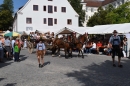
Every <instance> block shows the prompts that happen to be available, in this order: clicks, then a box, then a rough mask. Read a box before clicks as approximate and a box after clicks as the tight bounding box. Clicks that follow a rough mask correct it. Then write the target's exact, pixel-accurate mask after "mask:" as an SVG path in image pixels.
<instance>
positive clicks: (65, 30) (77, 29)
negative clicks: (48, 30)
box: [55, 27, 90, 35]
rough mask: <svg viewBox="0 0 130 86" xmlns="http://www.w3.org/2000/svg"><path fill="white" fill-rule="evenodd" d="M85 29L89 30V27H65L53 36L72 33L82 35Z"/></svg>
mask: <svg viewBox="0 0 130 86" xmlns="http://www.w3.org/2000/svg"><path fill="white" fill-rule="evenodd" d="M87 29H90V27H65V28H63V29H60V30H59V31H57V32H56V33H55V35H58V34H70V33H72V32H74V33H77V34H84V33H85V32H86V30H87Z"/></svg>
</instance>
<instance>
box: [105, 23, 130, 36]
mask: <svg viewBox="0 0 130 86" xmlns="http://www.w3.org/2000/svg"><path fill="white" fill-rule="evenodd" d="M129 28H130V23H125V24H114V25H112V26H111V27H110V28H109V29H107V30H104V31H103V33H105V34H110V33H112V32H113V30H117V32H118V33H129V32H130V29H129Z"/></svg>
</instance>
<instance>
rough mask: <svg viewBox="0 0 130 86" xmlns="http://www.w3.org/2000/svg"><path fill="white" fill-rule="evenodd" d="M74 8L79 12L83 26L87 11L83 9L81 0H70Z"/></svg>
mask: <svg viewBox="0 0 130 86" xmlns="http://www.w3.org/2000/svg"><path fill="white" fill-rule="evenodd" d="M68 1H69V2H70V4H71V6H72V7H73V9H74V10H75V11H76V12H77V13H78V14H79V26H83V25H82V24H83V22H84V20H85V11H84V10H82V4H81V0H68Z"/></svg>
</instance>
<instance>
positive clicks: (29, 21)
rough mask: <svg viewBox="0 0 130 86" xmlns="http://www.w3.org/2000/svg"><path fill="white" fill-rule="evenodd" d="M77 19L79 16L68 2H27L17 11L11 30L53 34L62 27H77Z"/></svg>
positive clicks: (34, 0) (38, 0) (64, 0)
mask: <svg viewBox="0 0 130 86" xmlns="http://www.w3.org/2000/svg"><path fill="white" fill-rule="evenodd" d="M78 19H79V15H78V14H77V13H76V11H75V10H74V9H73V8H72V6H71V5H70V3H69V2H68V0H28V2H27V3H26V4H25V5H24V6H23V7H21V8H20V9H19V10H18V11H17V13H16V15H15V17H14V23H13V30H14V31H17V32H23V31H25V32H27V33H29V32H33V31H36V30H39V31H43V32H47V31H52V32H54V31H57V30H59V29H62V28H64V27H79V25H78Z"/></svg>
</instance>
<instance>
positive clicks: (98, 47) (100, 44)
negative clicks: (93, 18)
mask: <svg viewBox="0 0 130 86" xmlns="http://www.w3.org/2000/svg"><path fill="white" fill-rule="evenodd" d="M101 47H102V43H101V42H100V41H98V43H97V53H98V54H99V50H100V48H101Z"/></svg>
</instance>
